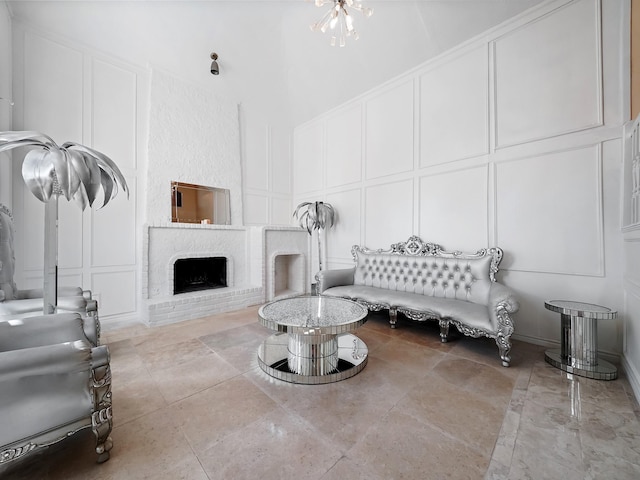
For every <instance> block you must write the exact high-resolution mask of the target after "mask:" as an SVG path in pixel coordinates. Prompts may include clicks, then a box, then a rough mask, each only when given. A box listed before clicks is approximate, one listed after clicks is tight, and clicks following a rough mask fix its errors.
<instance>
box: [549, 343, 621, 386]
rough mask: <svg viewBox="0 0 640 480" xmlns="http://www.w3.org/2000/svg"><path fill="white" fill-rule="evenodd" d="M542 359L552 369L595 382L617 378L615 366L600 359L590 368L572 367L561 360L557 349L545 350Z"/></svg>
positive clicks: (564, 360)
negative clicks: (551, 366)
mask: <svg viewBox="0 0 640 480" xmlns="http://www.w3.org/2000/svg"><path fill="white" fill-rule="evenodd" d="M544 359H545V361H546V362H547V363H549V364H551V365H553V366H554V367H556V368H559V369H560V370H562V371H564V372H567V373H571V374H573V375H578V376H580V377H587V378H593V379H595V380H615V379H616V378H618V369H617V368H616V366H615V365H613V364H611V363H609V362H605V361H604V360H601V359H598V364H597V365H594V366H592V367H574V366H572V365H569V364H568V363H567V361H566V359H563V358H562V355H561V353H560V350H559V349H556V350H547V351H546V352H544Z"/></svg>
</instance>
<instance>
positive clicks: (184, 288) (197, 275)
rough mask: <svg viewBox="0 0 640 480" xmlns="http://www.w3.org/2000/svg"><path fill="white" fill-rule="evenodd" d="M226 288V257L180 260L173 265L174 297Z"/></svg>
mask: <svg viewBox="0 0 640 480" xmlns="http://www.w3.org/2000/svg"><path fill="white" fill-rule="evenodd" d="M226 286H227V259H226V257H203V258H180V259H178V260H176V262H175V263H174V264H173V294H174V295H176V294H178V293H185V292H195V291H198V290H209V289H211V288H222V287H226Z"/></svg>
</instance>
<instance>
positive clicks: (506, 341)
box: [496, 304, 513, 367]
mask: <svg viewBox="0 0 640 480" xmlns="http://www.w3.org/2000/svg"><path fill="white" fill-rule="evenodd" d="M496 313H497V317H498V332H497V335H496V344H497V345H498V350H499V352H500V359H501V360H502V366H503V367H508V366H509V365H511V355H509V353H510V352H511V335H512V334H513V320H512V319H511V317H510V316H509V311H508V310H507V308H506V306H505V305H503V304H499V305H498V307H497V312H496Z"/></svg>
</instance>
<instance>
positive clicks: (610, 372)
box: [544, 300, 618, 380]
mask: <svg viewBox="0 0 640 480" xmlns="http://www.w3.org/2000/svg"><path fill="white" fill-rule="evenodd" d="M544 306H545V308H546V309H547V310H551V311H552V312H557V313H559V314H560V319H561V325H560V335H561V348H560V350H558V349H554V350H547V351H546V352H545V353H544V359H545V361H546V362H547V363H550V364H551V365H553V366H554V367H556V368H559V369H561V370H563V371H565V372H567V373H572V374H574V375H579V376H581V377H587V378H594V379H596V380H615V379H616V378H618V369H617V368H616V367H615V366H614V365H612V364H611V363H609V362H605V361H604V360H600V359H598V320H611V319H614V318H616V315H617V312H615V311H614V310H611V309H610V308H607V307H601V306H600V305H593V304H590V303H582V302H572V301H568V300H550V301H548V302H544Z"/></svg>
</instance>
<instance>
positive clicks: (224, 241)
mask: <svg viewBox="0 0 640 480" xmlns="http://www.w3.org/2000/svg"><path fill="white" fill-rule="evenodd" d="M143 248H144V252H143V253H144V255H143V259H144V260H143V273H142V295H143V299H144V302H145V304H146V306H145V308H143V309H142V311H143V312H144V314H145V318H144V321H145V323H147V324H148V325H161V324H166V323H173V322H178V321H181V320H187V319H193V318H200V317H206V316H208V315H212V314H215V313H222V312H226V311H232V310H238V309H241V308H245V307H247V306H250V305H259V304H261V303H264V302H265V301H266V300H271V299H273V298H274V295H275V294H276V293H277V292H275V290H274V278H275V277H276V269H283V268H285V267H286V269H288V270H290V269H291V267H290V266H289V265H286V266H284V267H283V264H282V262H276V261H274V258H275V257H276V256H278V255H282V254H286V255H296V256H299V259H300V260H299V261H298V262H297V263H296V272H295V274H294V275H292V278H293V279H294V281H295V283H296V285H295V286H293V288H292V290H291V291H287V293H288V294H291V292H295V293H308V291H309V288H310V287H309V286H310V280H309V278H310V277H309V263H310V260H309V259H310V242H309V236H308V235H307V232H306V231H304V230H301V229H300V228H294V227H257V226H256V227H245V226H235V225H201V224H183V223H162V224H149V225H145V233H144V243H143ZM188 257H225V258H226V259H227V268H228V271H227V285H228V286H227V287H223V288H216V289H210V290H202V291H197V292H187V293H180V294H177V295H174V294H173V264H174V263H175V260H176V259H177V258H188Z"/></svg>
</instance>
